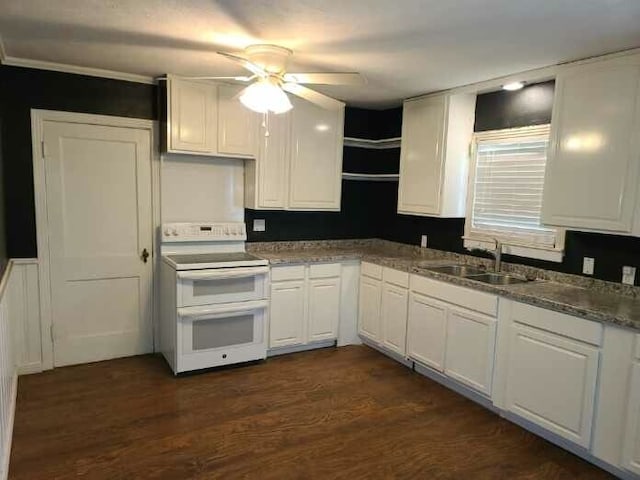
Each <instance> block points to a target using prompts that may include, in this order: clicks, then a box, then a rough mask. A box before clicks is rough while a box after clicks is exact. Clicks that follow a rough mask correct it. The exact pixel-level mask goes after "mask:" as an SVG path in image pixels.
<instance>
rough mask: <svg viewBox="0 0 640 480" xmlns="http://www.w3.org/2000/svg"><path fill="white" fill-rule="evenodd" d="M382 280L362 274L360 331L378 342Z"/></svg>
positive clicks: (359, 311)
mask: <svg viewBox="0 0 640 480" xmlns="http://www.w3.org/2000/svg"><path fill="white" fill-rule="evenodd" d="M381 300H382V280H379V279H377V278H372V277H368V276H366V275H362V276H361V277H360V308H359V309H358V333H359V334H360V335H362V336H364V337H366V338H368V339H369V340H373V341H374V342H378V341H379V340H380V337H381V332H380V302H381Z"/></svg>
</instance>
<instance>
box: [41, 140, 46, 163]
mask: <svg viewBox="0 0 640 480" xmlns="http://www.w3.org/2000/svg"><path fill="white" fill-rule="evenodd" d="M40 146H41V148H42V158H43V159H45V158H47V155H46V149H45V146H44V140H42V141H41V142H40Z"/></svg>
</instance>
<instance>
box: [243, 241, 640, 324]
mask: <svg viewBox="0 0 640 480" xmlns="http://www.w3.org/2000/svg"><path fill="white" fill-rule="evenodd" d="M335 243H338V242H306V243H305V242H278V243H274V244H273V245H270V244H257V245H255V246H250V251H251V253H253V254H254V255H257V256H259V257H262V258H265V259H267V260H269V263H270V264H271V265H286V264H295V263H319V262H343V261H349V260H362V261H366V262H370V263H374V264H376V265H381V266H385V267H390V268H394V269H396V270H401V271H406V272H410V273H413V274H417V275H422V276H425V277H429V278H434V279H436V280H441V281H445V282H449V283H453V284H456V285H460V286H463V287H467V288H473V289H475V290H481V291H484V292H488V293H494V294H496V295H499V296H501V297H505V298H509V299H512V300H516V301H519V302H523V303H527V304H530V305H534V306H538V307H542V308H547V309H550V310H555V311H558V312H561V313H566V314H569V315H576V316H580V317H583V318H586V319H589V320H595V321H598V322H603V323H611V324H614V325H618V326H621V327H625V328H630V329H634V330H637V331H640V296H635V295H634V294H635V293H637V292H635V291H633V287H630V288H629V289H627V290H624V292H625V293H627V294H620V293H618V290H622V289H620V286H619V285H618V284H612V283H610V282H604V281H597V280H596V281H593V280H592V279H585V278H584V277H579V276H576V275H568V274H556V273H555V272H553V275H545V274H544V273H545V272H546V271H544V270H539V269H531V268H529V267H523V268H522V270H525V269H527V276H529V275H530V274H531V270H536V271H539V272H541V273H539V274H538V275H537V276H538V277H542V278H545V277H552V278H553V279H548V278H546V279H542V280H535V281H531V282H527V283H519V284H513V285H490V284H486V283H482V282H478V281H475V280H471V279H470V278H463V277H457V276H453V275H447V274H443V273H437V272H432V271H430V270H427V269H425V267H429V266H436V265H452V264H461V263H474V262H475V263H476V264H477V263H478V262H484V263H485V266H486V263H487V262H486V260H478V259H476V258H475V257H467V256H465V255H459V254H452V253H449V252H443V251H438V250H431V249H418V248H414V247H406V246H404V245H401V244H393V243H392V242H385V244H383V245H379V244H374V243H373V242H369V243H367V242H364V241H363V242H358V241H355V242H351V243H352V244H350V243H349V242H344V243H345V244H346V245H340V246H335ZM316 244H317V245H316ZM510 267H511V268H510V270H509V271H508V273H510V274H512V275H514V274H515V275H518V274H519V273H521V272H520V270H519V269H518V266H517V265H515V264H510ZM505 273H507V272H505ZM556 277H557V278H556ZM554 280H556V281H554ZM586 282H591V284H589V286H588V287H587V286H585V285H586ZM629 292H631V294H629Z"/></svg>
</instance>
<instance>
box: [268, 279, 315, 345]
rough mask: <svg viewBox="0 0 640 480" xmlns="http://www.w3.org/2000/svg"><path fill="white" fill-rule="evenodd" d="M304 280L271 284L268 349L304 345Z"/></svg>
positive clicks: (305, 321)
mask: <svg viewBox="0 0 640 480" xmlns="http://www.w3.org/2000/svg"><path fill="white" fill-rule="evenodd" d="M304 287H305V282H304V280H292V281H286V282H277V283H276V282H274V283H272V284H271V308H270V320H269V347H270V348H274V347H286V346H291V345H302V344H304V343H305V341H304V340H305V336H306V335H305V325H306V323H307V319H306V317H307V315H306V313H307V312H306V298H305V297H306V295H305V288H304Z"/></svg>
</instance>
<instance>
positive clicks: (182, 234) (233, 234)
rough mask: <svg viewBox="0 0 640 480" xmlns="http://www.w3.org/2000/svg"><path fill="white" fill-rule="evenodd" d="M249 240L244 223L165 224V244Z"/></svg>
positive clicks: (163, 232)
mask: <svg viewBox="0 0 640 480" xmlns="http://www.w3.org/2000/svg"><path fill="white" fill-rule="evenodd" d="M246 239H247V229H246V227H245V224H244V223H241V222H236V223H229V222H225V223H206V222H203V223H165V224H164V225H162V241H163V242H243V241H245V240H246Z"/></svg>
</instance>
